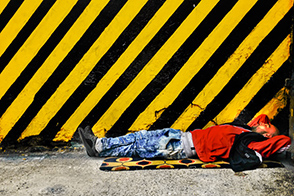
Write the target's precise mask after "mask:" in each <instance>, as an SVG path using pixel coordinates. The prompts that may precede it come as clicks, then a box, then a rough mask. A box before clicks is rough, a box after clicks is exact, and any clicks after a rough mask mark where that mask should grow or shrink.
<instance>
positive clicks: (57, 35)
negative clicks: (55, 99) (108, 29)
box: [0, 0, 90, 116]
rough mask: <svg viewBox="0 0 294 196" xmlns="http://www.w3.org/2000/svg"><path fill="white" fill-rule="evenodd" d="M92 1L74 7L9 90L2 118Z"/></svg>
mask: <svg viewBox="0 0 294 196" xmlns="http://www.w3.org/2000/svg"><path fill="white" fill-rule="evenodd" d="M89 2H90V0H85V1H78V3H77V4H76V5H75V6H74V7H73V9H72V10H71V11H70V13H69V14H68V15H67V16H66V17H65V19H64V20H63V21H62V22H61V23H60V25H59V26H58V27H57V28H56V30H55V31H54V33H52V35H51V36H50V38H49V39H48V41H47V42H46V43H45V44H44V45H43V46H42V48H41V49H40V50H39V52H38V53H37V55H36V56H35V57H34V58H33V59H32V61H31V62H30V63H29V64H28V65H27V66H26V68H25V69H24V71H23V72H22V73H21V75H20V76H19V77H18V78H17V80H16V81H15V82H14V83H13V84H12V85H11V87H10V88H9V90H8V91H7V92H6V94H5V95H4V96H3V97H2V99H1V100H0V105H1V108H0V116H2V115H3V114H4V112H5V111H6V110H7V108H8V107H9V106H10V104H11V103H12V102H13V101H14V99H15V98H16V97H17V96H18V94H19V93H20V92H21V91H22V89H23V88H24V87H25V85H26V84H27V83H28V82H29V80H30V79H31V78H32V77H33V75H34V74H35V72H36V71H37V70H38V69H39V68H40V67H41V66H42V64H43V63H44V61H45V60H46V59H47V57H48V56H49V55H50V54H51V52H52V51H53V50H54V48H55V47H56V46H57V44H58V43H59V42H60V40H61V39H62V38H63V37H64V35H65V34H66V33H67V31H68V30H69V29H70V28H71V26H72V25H73V24H74V22H75V21H76V20H77V18H78V17H79V16H80V14H81V13H82V12H83V11H84V9H85V8H86V7H87V5H88V4H89Z"/></svg>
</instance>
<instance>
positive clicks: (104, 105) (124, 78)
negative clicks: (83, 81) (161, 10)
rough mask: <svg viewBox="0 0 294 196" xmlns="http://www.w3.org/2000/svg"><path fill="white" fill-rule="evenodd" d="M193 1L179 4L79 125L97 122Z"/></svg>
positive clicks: (180, 20)
mask: <svg viewBox="0 0 294 196" xmlns="http://www.w3.org/2000/svg"><path fill="white" fill-rule="evenodd" d="M195 3H197V2H196V1H185V2H183V4H181V5H180V7H179V8H178V9H177V10H176V11H175V13H173V15H172V16H171V17H170V18H169V19H168V21H167V22H166V23H165V24H164V25H163V27H162V28H161V29H160V30H159V32H158V33H157V34H156V35H155V36H154V37H153V38H152V40H151V41H150V42H149V43H148V44H147V46H146V47H145V48H144V49H143V51H142V52H141V53H140V54H139V55H138V56H137V57H136V59H135V60H134V61H133V62H132V63H131V65H130V66H129V67H128V68H127V70H126V71H125V72H124V74H123V75H121V76H120V78H119V79H118V80H117V81H116V82H115V84H114V85H113V86H112V87H111V88H110V90H109V91H108V92H107V93H106V94H105V95H104V97H103V98H102V99H101V100H100V102H99V103H98V104H97V105H96V106H95V107H94V108H93V110H92V111H91V112H90V114H89V115H88V116H87V117H86V119H85V120H84V121H83V122H82V123H81V126H85V125H86V124H90V125H93V124H94V123H95V122H97V120H98V119H99V118H100V117H101V116H102V115H103V114H104V112H105V111H106V110H107V109H108V108H109V106H110V105H111V104H112V103H113V101H114V100H115V99H116V98H117V97H118V96H119V94H120V93H121V92H122V91H123V90H124V89H125V88H126V87H127V86H128V84H129V83H130V82H131V81H132V80H133V79H134V78H135V77H136V75H137V74H138V73H139V72H140V71H141V70H142V69H143V67H144V66H145V65H146V64H147V63H148V62H149V60H150V59H151V58H152V57H153V56H154V55H155V54H156V52H157V51H158V50H159V49H160V48H161V46H162V45H163V44H164V43H165V42H166V40H168V39H169V38H170V36H171V35H172V34H173V33H174V31H175V30H176V29H177V28H178V27H179V26H180V24H181V23H182V21H183V20H184V19H185V18H186V17H187V15H188V14H189V13H190V11H191V10H192V9H193V4H195Z"/></svg>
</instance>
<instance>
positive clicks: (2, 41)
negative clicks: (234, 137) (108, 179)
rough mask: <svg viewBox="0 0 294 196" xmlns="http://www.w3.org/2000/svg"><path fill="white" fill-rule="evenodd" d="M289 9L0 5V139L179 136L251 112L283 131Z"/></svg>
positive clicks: (170, 0) (216, 0)
mask: <svg viewBox="0 0 294 196" xmlns="http://www.w3.org/2000/svg"><path fill="white" fill-rule="evenodd" d="M292 6H293V1H292V0H238V1H237V0H202V1H199V0H185V1H184V0H166V1H164V0H129V1H127V0H92V1H90V0H59V1H58V0H56V1H54V0H44V1H41V0H23V1H21V0H18V1H8V0H1V2H0V13H1V15H0V32H1V33H0V73H1V74H0V98H1V99H0V116H1V118H0V141H1V143H2V145H7V144H10V143H13V142H16V141H20V140H22V139H23V138H26V137H29V136H42V138H44V139H46V140H49V141H69V140H70V139H71V138H72V137H73V135H74V133H75V131H76V129H77V127H79V126H86V125H91V126H92V128H93V130H94V132H95V134H96V135H97V136H105V135H106V136H117V135H122V134H125V133H127V132H129V131H137V130H140V129H157V128H164V127H173V128H179V129H182V130H184V131H185V130H191V129H194V128H203V127H207V126H210V125H213V124H221V123H224V122H228V121H233V120H237V121H243V122H245V123H246V122H248V121H250V120H251V119H252V118H253V117H254V116H255V115H258V114H260V113H266V114H268V115H269V116H270V118H271V119H273V121H274V122H276V123H279V124H285V123H286V124H287V116H288V110H287V100H288V97H287V96H288V89H287V88H285V87H284V84H285V79H286V78H288V77H290V75H291V70H292V66H293V64H291V61H290V57H291V55H290V45H291V43H292V40H291V39H292V37H291V30H292V29H291V27H292V18H293V16H292V15H291V13H292V11H293V9H292ZM279 116H280V117H279ZM285 118H286V119H285ZM285 131H286V130H282V132H284V133H286V132H285Z"/></svg>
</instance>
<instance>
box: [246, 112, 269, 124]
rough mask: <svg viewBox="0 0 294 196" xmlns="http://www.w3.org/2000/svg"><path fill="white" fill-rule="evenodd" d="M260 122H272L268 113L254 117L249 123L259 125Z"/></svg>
mask: <svg viewBox="0 0 294 196" xmlns="http://www.w3.org/2000/svg"><path fill="white" fill-rule="evenodd" d="M260 123H264V124H269V123H271V121H270V119H269V117H268V116H267V115H266V114H261V115H259V116H257V117H256V118H254V119H253V120H252V121H251V122H249V123H248V126H250V127H254V126H257V125H259V124H260Z"/></svg>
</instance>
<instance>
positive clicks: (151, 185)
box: [0, 147, 294, 196]
mask: <svg viewBox="0 0 294 196" xmlns="http://www.w3.org/2000/svg"><path fill="white" fill-rule="evenodd" d="M102 161H103V159H102V158H91V157H88V156H87V155H86V153H85V151H84V149H83V147H82V148H78V149H74V150H60V149H59V150H58V151H55V152H52V151H50V152H39V153H38V152H35V153H26V152H24V153H2V154H0V173H1V175H0V195H8V196H18V195H20V196H29V195H32V196H35V195H57V196H59V195H66V196H69V195H70V196H76V195H77V196H78V195H81V196H90V195H99V196H103V195H120V196H122V195H128V196H129V195H132V196H133V195H140V196H142V195H143V196H144V195H146V196H147V195H148V196H152V195H156V196H157V195H158V196H165V195H172V196H179V195H180V196H181V195H200V196H202V195H207V196H211V195H213V196H219V195H222V196H223V195H225V196H230V195H232V196H239V195H244V196H245V195H246V196H249V195H250V196H255V195H258V196H259V195H260V196H261V195H265V196H271V195H277V196H283V195H285V196H290V195H294V169H293V168H294V167H293V164H292V161H291V160H283V163H284V165H285V166H286V167H285V168H272V169H270V168H267V169H256V170H251V171H245V172H243V175H235V173H234V172H233V171H232V170H231V169H161V170H137V171H116V172H105V171H101V170H99V167H100V165H101V163H102Z"/></svg>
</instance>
